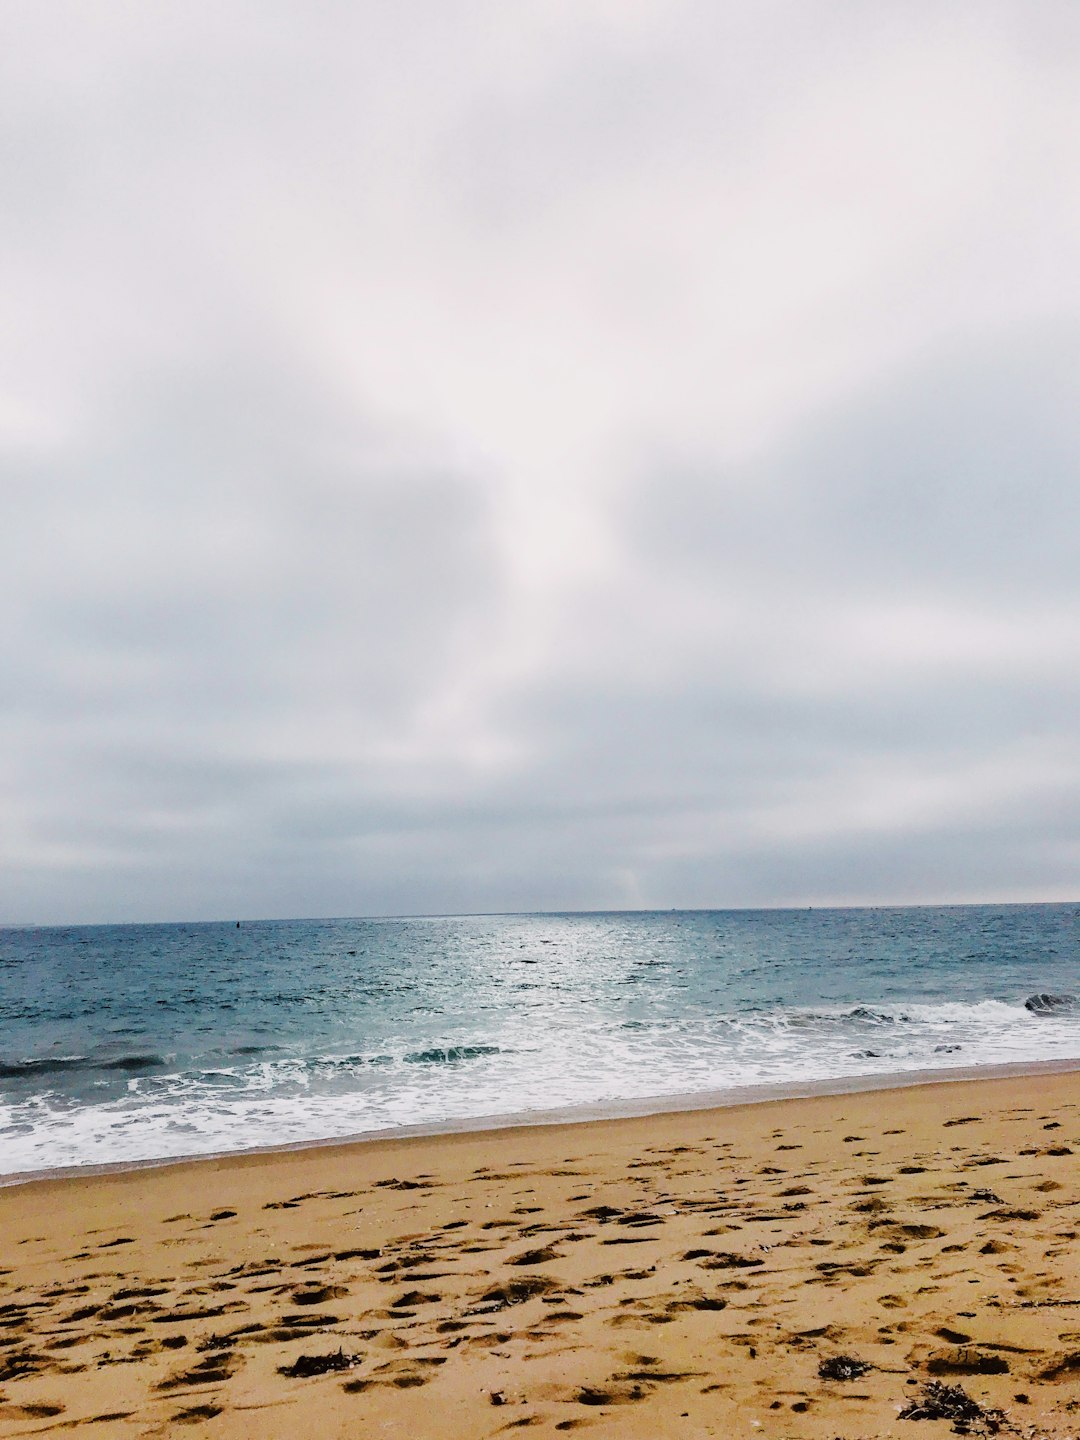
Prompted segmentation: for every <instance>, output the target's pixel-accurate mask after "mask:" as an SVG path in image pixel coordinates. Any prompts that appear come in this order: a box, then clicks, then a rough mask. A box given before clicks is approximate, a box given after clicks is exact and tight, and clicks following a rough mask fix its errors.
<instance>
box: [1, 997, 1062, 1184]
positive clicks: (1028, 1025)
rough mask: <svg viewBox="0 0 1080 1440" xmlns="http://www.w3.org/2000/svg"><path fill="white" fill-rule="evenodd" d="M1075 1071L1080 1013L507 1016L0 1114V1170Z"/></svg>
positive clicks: (954, 1006)
mask: <svg viewBox="0 0 1080 1440" xmlns="http://www.w3.org/2000/svg"><path fill="white" fill-rule="evenodd" d="M1047 1060H1080V1017H1072V1016H1067V1015H1066V1016H1061V1017H1055V1018H1054V1019H1050V1020H1048V1019H1042V1018H1039V1017H1035V1016H1033V1015H1031V1014H1030V1013H1029V1012H1028V1011H1026V1010H1025V1009H1024V1008H1023V1006H1022V1005H1020V1004H1008V1003H1005V1002H1003V1001H1000V1000H996V999H986V1000H981V1001H977V1002H975V1003H971V1004H964V1003H960V1002H947V1003H941V1004H925V1003H914V1004H912V1003H897V1004H886V1003H879V1004H877V1005H873V1006H870V1005H868V1006H851V1005H847V1006H835V1007H831V1008H829V1007H815V1008H789V1009H786V1010H779V1011H773V1012H768V1011H760V1012H754V1011H749V1012H743V1013H728V1014H717V1015H715V1016H709V1015H703V1014H701V1013H697V1014H693V1015H688V1016H685V1017H682V1018H678V1019H677V1018H674V1017H670V1016H669V1017H668V1018H661V1019H657V1020H649V1019H631V1020H628V1021H620V1022H617V1023H612V1022H611V1021H610V1020H602V1019H600V1018H598V1017H597V1016H595V1015H593V1016H591V1017H590V1016H587V1015H586V1016H583V1017H581V1018H580V1019H579V1023H577V1024H576V1025H574V1026H571V1025H569V1024H565V1023H562V1024H556V1023H552V1022H551V1020H550V1019H549V1020H548V1021H547V1022H546V1023H541V1022H540V1021H538V1019H537V1018H536V1017H535V1016H523V1015H516V1016H513V1015H511V1016H506V1015H504V1016H502V1017H501V1019H500V1021H499V1022H498V1025H497V1026H496V1027H493V1028H492V1030H491V1031H490V1032H489V1033H481V1032H480V1031H477V1032H476V1033H475V1034H473V1035H471V1036H470V1037H468V1038H467V1039H464V1040H463V1039H462V1038H461V1037H460V1036H455V1037H454V1039H453V1041H452V1042H447V1043H446V1044H443V1045H429V1046H423V1047H417V1046H416V1045H415V1043H409V1036H407V1035H404V1034H402V1035H399V1036H397V1037H390V1038H389V1039H388V1041H387V1043H386V1044H385V1045H381V1046H380V1047H379V1048H378V1049H377V1050H373V1051H372V1052H371V1053H370V1054H363V1053H361V1054H352V1053H342V1054H338V1055H334V1054H327V1055H323V1056H318V1057H304V1056H301V1055H295V1054H294V1055H283V1056H273V1057H266V1056H262V1057H258V1058H252V1059H250V1060H241V1061H238V1062H237V1063H234V1064H231V1065H229V1064H226V1065H221V1066H219V1067H217V1068H215V1069H214V1070H190V1071H180V1072H176V1073H168V1072H166V1073H156V1072H155V1073H147V1074H134V1075H131V1076H129V1077H128V1079H127V1083H126V1086H125V1087H124V1090H123V1093H121V1094H113V1093H110V1095H109V1096H108V1098H105V1099H102V1100H100V1101H94V1100H93V1099H92V1098H90V1099H83V1100H82V1101H80V1102H78V1103H76V1102H74V1101H73V1100H72V1099H71V1098H70V1097H66V1096H64V1095H63V1094H60V1093H54V1092H48V1091H43V1092H41V1093H35V1094H33V1095H29V1096H26V1097H25V1098H23V1099H12V1098H11V1097H10V1096H9V1098H8V1099H7V1100H5V1101H4V1102H3V1103H2V1104H0V1157H2V1163H0V1170H2V1171H3V1172H4V1173H6V1174H9V1175H10V1174H12V1173H15V1172H25V1171H32V1170H44V1169H50V1168H54V1167H66V1166H77V1165H100V1164H108V1163H116V1162H121V1163H122V1162H136V1161H142V1160H150V1159H162V1158H168V1157H177V1156H183V1155H198V1154H207V1153H212V1152H219V1151H228V1150H233V1149H235V1148H237V1142H238V1137H239V1138H240V1140H241V1143H242V1145H243V1147H244V1148H251V1147H259V1146H277V1145H288V1144H294V1143H303V1142H307V1141H312V1140H316V1139H332V1138H335V1137H341V1136H347V1135H354V1134H360V1133H372V1132H385V1131H393V1130H395V1129H398V1128H402V1127H410V1126H417V1125H422V1126H432V1125H439V1124H447V1123H455V1122H456V1123H462V1122H464V1123H474V1124H476V1125H477V1126H482V1125H483V1124H484V1123H485V1121H488V1120H490V1119H492V1118H493V1117H496V1116H505V1115H507V1114H518V1115H523V1116H527V1115H528V1114H529V1113H530V1112H537V1111H544V1112H550V1111H552V1110H567V1111H571V1110H573V1109H574V1108H576V1107H581V1106H592V1107H595V1106H601V1107H602V1106H604V1105H605V1104H617V1103H627V1102H646V1101H648V1100H650V1099H657V1100H659V1099H668V1100H670V1099H671V1098H673V1097H678V1096H683V1095H691V1094H695V1093H700V1092H723V1091H727V1090H732V1089H734V1088H737V1087H744V1086H750V1085H761V1086H778V1085H785V1084H786V1085H791V1084H807V1083H812V1082H827V1081H835V1082H844V1081H848V1080H854V1079H855V1078H857V1077H867V1076H871V1077H872V1076H880V1077H882V1078H883V1079H884V1078H885V1077H891V1076H902V1075H904V1074H905V1073H910V1072H912V1071H920V1072H921V1071H931V1072H941V1073H943V1074H945V1073H947V1072H948V1071H950V1070H955V1069H957V1068H961V1067H962V1068H965V1069H967V1068H970V1067H973V1066H981V1065H1000V1064H1005V1063H1010V1062H1014V1063H1015V1062H1020V1063H1037V1062H1041V1061H1047Z"/></svg>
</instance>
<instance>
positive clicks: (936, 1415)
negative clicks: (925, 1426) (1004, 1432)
mask: <svg viewBox="0 0 1080 1440" xmlns="http://www.w3.org/2000/svg"><path fill="white" fill-rule="evenodd" d="M899 1418H900V1419H901V1420H954V1421H955V1422H956V1424H955V1425H954V1426H953V1430H954V1432H955V1433H956V1434H957V1435H970V1434H971V1433H972V1432H971V1430H970V1428H969V1427H970V1425H971V1424H972V1423H973V1422H976V1421H977V1422H978V1423H979V1425H980V1426H982V1427H983V1429H984V1430H985V1432H986V1433H987V1434H990V1435H996V1434H997V1433H998V1431H999V1430H1000V1429H1001V1427H1002V1426H1003V1425H1004V1424H1005V1412H1004V1410H988V1409H986V1408H985V1407H984V1406H982V1405H980V1404H979V1402H978V1401H977V1400H973V1399H972V1398H971V1396H970V1395H969V1394H968V1393H967V1391H966V1390H965V1389H964V1387H963V1386H962V1385H942V1384H941V1382H940V1381H939V1380H931V1381H930V1383H929V1385H924V1386H923V1392H922V1394H921V1395H920V1396H919V1398H918V1399H917V1400H913V1401H912V1402H911V1404H910V1405H905V1407H904V1408H903V1410H901V1411H900V1416H899Z"/></svg>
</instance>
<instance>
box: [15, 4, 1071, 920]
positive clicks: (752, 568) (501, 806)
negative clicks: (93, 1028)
mask: <svg viewBox="0 0 1080 1440" xmlns="http://www.w3.org/2000/svg"><path fill="white" fill-rule="evenodd" d="M9 14H10V18H11V20H12V21H13V24H12V26H11V40H12V43H10V44H6V45H5V46H3V47H0V128H2V129H3V130H4V132H5V145H4V146H3V147H2V148H0V184H2V185H3V189H4V195H5V205H4V214H3V217H2V220H0V336H2V337H3V338H2V339H0V485H2V487H3V501H4V505H3V510H4V516H5V524H4V526H3V528H2V531H0V603H2V604H3V608H4V614H5V619H6V621H7V623H6V624H5V626H4V627H3V630H2V632H0V742H2V743H0V851H2V862H3V863H2V871H0V873H2V877H3V878H2V879H0V919H4V918H6V919H10V920H30V919H39V920H54V919H55V920H66V919H87V920H96V919H111V918H155V917H164V918H168V917H183V916H190V917H195V916H202V915H207V916H209V915H233V914H239V915H243V914H262V915H293V914H316V913H322V914H328V913H329V914H346V913H364V912H372V911H376V912H377V911H403V910H443V909H455V910H461V909H503V908H546V907H590V906H596V907H603V906H618V905H637V904H648V905H657V906H668V905H710V904H719V905H728V904H730V905H738V904H768V903H795V904H800V903H814V904H817V903H826V902H828V901H831V900H835V901H845V902H847V901H860V900H866V901H886V900H891V899H897V900H919V899H964V898H988V899H993V898H1023V897H1031V898H1039V897H1046V898H1061V897H1068V896H1072V895H1074V894H1075V889H1076V876H1077V859H1078V855H1080V832H1078V830H1077V826H1076V821H1075V815H1076V814H1077V807H1076V799H1077V791H1078V789H1080V742H1078V741H1077V739H1076V735H1077V733H1080V732H1078V731H1077V725H1076V721H1077V714H1078V705H1077V701H1078V694H1077V688H1078V682H1077V680H1076V674H1077V667H1076V655H1077V649H1078V641H1080V585H1078V581H1077V579H1076V576H1077V574H1080V568H1078V563H1077V562H1078V559H1080V556H1078V554H1077V551H1078V547H1080V515H1078V506H1080V498H1078V497H1080V488H1078V486H1077V481H1076V477H1077V462H1078V460H1080V434H1078V424H1077V420H1076V416H1077V415H1078V414H1080V406H1078V405H1077V399H1078V396H1077V393H1076V392H1077V380H1076V377H1077V375H1078V374H1080V370H1078V366H1077V360H1078V349H1080V327H1078V323H1077V320H1078V315H1080V280H1078V272H1077V270H1076V266H1075V254H1076V249H1077V243H1078V241H1080V234H1078V231H1080V203H1078V200H1080V190H1078V187H1077V182H1076V178H1075V177H1076V176H1077V174H1080V164H1078V162H1080V155H1078V154H1077V151H1078V149H1080V101H1078V99H1077V96H1080V85H1078V84H1077V80H1078V79H1080V18H1078V12H1077V11H1076V8H1075V7H1074V6H1071V5H1069V4H1067V3H1050V4H1046V5H1041V6H1039V7H1038V10H1037V12H1036V11H1033V10H1032V9H1031V7H1025V6H1021V5H1019V4H1012V3H1004V0H1002V3H980V4H977V5H976V4H972V3H962V0H956V3H949V4H940V3H937V4H933V5H930V4H927V5H922V4H918V3H917V4H912V5H908V6H905V7H904V9H903V11H902V12H901V11H898V10H897V9H896V7H894V6H891V5H890V6H887V5H877V4H865V3H858V4H855V3H846V0H814V3H811V4H806V3H802V0H800V3H793V0H777V3H769V4H765V5H760V6H755V7H751V8H749V9H748V8H747V7H745V6H739V5H734V4H732V5H719V6H718V5H715V4H710V5H704V4H694V3H684V4H677V5H670V4H663V5H661V4H659V3H655V4H654V3H651V0H641V3H639V4H631V5H628V4H624V3H619V4H612V3H610V0H587V3H583V4H576V5H574V6H566V5H563V4H562V3H560V0H528V3H525V4H522V5H520V6H515V7H512V9H510V10H508V9H507V8H506V7H503V6H497V5H494V4H486V3H480V0H477V3H471V0H470V3H467V4H464V5H461V6H452V7H449V6H445V5H434V4H431V5H427V4H423V5H419V6H415V7H406V8H404V9H403V8H402V7H397V6H388V5H382V4H376V3H371V4H364V5H360V6H356V5H348V6H345V5H342V6H337V5H332V6H330V7H326V8H324V9H323V10H322V11H320V12H319V14H317V15H316V14H314V13H312V12H310V11H309V10H308V9H305V8H304V7H302V6H299V5H296V4H293V3H291V0H290V3H282V4H276V5H271V6H265V5H259V6H254V5H247V4H244V3H238V4H236V5H233V6H229V7H226V8H225V9H224V10H223V9H222V8H221V7H220V6H209V5H201V4H193V5H189V6H185V7H183V8H177V7H173V6H171V5H166V4H154V3H151V4H148V5H145V6H142V7H139V9H138V10H137V11H135V12H132V11H130V10H128V9H125V8H124V7H117V6H114V5H112V4H109V3H101V4H91V5H87V4H85V3H78V4H75V3H71V4H65V3H61V0H57V3H56V4H55V5H50V6H40V5H16V6H14V7H11V9H10V11H9Z"/></svg>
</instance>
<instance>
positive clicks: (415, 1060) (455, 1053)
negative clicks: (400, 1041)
mask: <svg viewBox="0 0 1080 1440" xmlns="http://www.w3.org/2000/svg"><path fill="white" fill-rule="evenodd" d="M502 1053H503V1052H502V1049H501V1047H500V1046H498V1045H447V1046H445V1047H443V1046H438V1045H437V1046H434V1047H433V1048H432V1049H431V1050H414V1051H412V1053H411V1054H409V1055H406V1056H405V1057H404V1060H405V1064H406V1065H449V1064H453V1063H454V1062H456V1061H458V1060H478V1059H480V1057H481V1056H483V1055H501V1054H502Z"/></svg>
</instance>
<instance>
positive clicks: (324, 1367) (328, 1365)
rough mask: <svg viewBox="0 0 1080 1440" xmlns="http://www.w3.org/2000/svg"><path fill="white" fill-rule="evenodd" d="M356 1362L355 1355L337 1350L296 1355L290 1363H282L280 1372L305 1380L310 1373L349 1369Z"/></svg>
mask: <svg viewBox="0 0 1080 1440" xmlns="http://www.w3.org/2000/svg"><path fill="white" fill-rule="evenodd" d="M356 1363H357V1356H355V1355H346V1354H345V1351H344V1350H338V1351H336V1352H335V1353H333V1354H332V1355H298V1356H297V1357H296V1359H295V1360H294V1361H293V1363H292V1364H291V1365H282V1366H281V1370H280V1373H281V1374H282V1375H288V1376H289V1377H290V1378H291V1379H294V1380H306V1379H307V1378H308V1376H310V1375H326V1374H327V1373H329V1372H330V1371H331V1370H351V1369H352V1367H353V1366H354V1365H355V1364H356Z"/></svg>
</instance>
